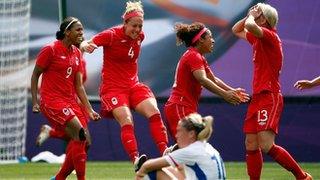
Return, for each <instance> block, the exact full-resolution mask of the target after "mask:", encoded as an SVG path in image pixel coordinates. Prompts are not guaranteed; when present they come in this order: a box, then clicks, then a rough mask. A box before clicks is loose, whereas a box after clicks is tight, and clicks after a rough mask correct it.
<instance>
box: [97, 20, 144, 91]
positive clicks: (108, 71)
mask: <svg viewBox="0 0 320 180" xmlns="http://www.w3.org/2000/svg"><path fill="white" fill-rule="evenodd" d="M143 39H144V33H143V32H142V31H141V33H140V35H139V36H138V38H136V39H132V38H130V37H129V36H127V35H125V33H124V27H123V26H116V27H113V28H110V29H107V30H105V31H103V32H101V33H99V34H97V35H95V36H94V37H93V42H94V43H95V44H96V45H97V46H103V68H102V75H101V76H102V86H101V91H103V89H105V88H114V87H116V88H119V87H120V88H130V87H133V86H134V85H135V84H137V83H138V81H139V79H138V64H137V61H138V57H139V54H140V47H141V42H142V41H143Z"/></svg>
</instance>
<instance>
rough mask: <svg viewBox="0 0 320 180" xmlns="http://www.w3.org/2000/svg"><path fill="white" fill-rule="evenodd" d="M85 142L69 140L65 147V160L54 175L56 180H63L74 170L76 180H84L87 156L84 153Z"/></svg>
mask: <svg viewBox="0 0 320 180" xmlns="http://www.w3.org/2000/svg"><path fill="white" fill-rule="evenodd" d="M85 146H86V142H85V141H76V140H71V141H70V142H69V144H68V146H67V150H66V159H65V160H64V162H63V164H62V167H61V169H60V171H59V172H58V174H57V175H56V177H55V178H56V180H62V179H63V180H64V179H66V178H67V176H68V175H69V174H70V173H71V172H72V171H73V169H75V170H76V173H77V179H78V180H84V179H85V172H86V161H87V154H86V152H85Z"/></svg>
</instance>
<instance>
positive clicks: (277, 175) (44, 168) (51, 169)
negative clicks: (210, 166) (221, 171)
mask: <svg viewBox="0 0 320 180" xmlns="http://www.w3.org/2000/svg"><path fill="white" fill-rule="evenodd" d="M300 165H301V166H302V167H303V168H304V169H305V170H306V171H308V172H309V173H310V174H311V175H312V176H313V178H314V179H315V180H316V179H320V163H300ZM225 166H226V171H227V179H230V180H231V179H248V177H247V175H246V169H245V167H246V165H245V163H243V162H226V163H225ZM59 167H60V165H59V164H47V163H25V164H0V179H1V180H20V179H21V180H24V179H26V180H36V179H50V177H52V175H54V174H55V173H56V172H57V171H58V170H59ZM68 179H70V180H73V179H76V176H75V175H74V174H71V175H70V176H69V178H68ZM86 179H88V180H91V179H92V180H100V179H101V180H102V179H106V180H108V179H118V180H123V179H134V172H133V166H132V164H131V163H129V162H88V163H87V171H86ZM262 179H263V180H291V179H292V180H294V177H293V176H292V175H291V173H289V172H288V171H286V170H285V169H283V168H282V167H280V166H279V165H278V164H276V163H264V166H263V171H262Z"/></svg>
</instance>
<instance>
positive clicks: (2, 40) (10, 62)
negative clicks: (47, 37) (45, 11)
mask: <svg viewBox="0 0 320 180" xmlns="http://www.w3.org/2000/svg"><path fill="white" fill-rule="evenodd" d="M29 21H30V0H1V1H0V164H1V163H11V162H18V159H19V158H20V157H22V156H24V154H25V142H26V125H27V84H28V83H27V82H29V79H30V78H29V77H28V74H27V66H28V41H29Z"/></svg>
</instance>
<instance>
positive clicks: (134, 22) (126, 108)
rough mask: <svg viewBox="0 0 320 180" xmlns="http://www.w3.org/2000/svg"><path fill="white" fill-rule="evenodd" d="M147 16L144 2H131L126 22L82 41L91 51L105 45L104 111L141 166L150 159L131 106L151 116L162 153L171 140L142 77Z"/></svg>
mask: <svg viewBox="0 0 320 180" xmlns="http://www.w3.org/2000/svg"><path fill="white" fill-rule="evenodd" d="M143 15H144V12H143V8H142V4H141V2H140V1H137V2H131V1H128V2H127V7H126V11H125V13H124V14H123V16H122V18H123V24H122V25H120V26H116V27H112V28H110V29H106V30H104V31H102V32H100V33H98V34H97V35H95V36H94V37H93V38H92V39H91V40H89V41H84V42H83V43H81V49H83V50H84V51H86V52H89V53H91V52H92V51H93V50H94V49H95V48H97V46H102V47H103V68H102V75H101V76H102V78H101V79H102V82H101V85H100V99H101V114H102V116H105V117H112V116H113V117H114V118H115V119H116V120H117V122H118V123H119V124H120V126H121V141H122V144H123V146H124V149H125V150H126V152H127V154H128V155H129V157H130V159H131V160H132V162H133V163H134V165H138V166H140V164H142V162H144V161H145V160H146V156H145V155H141V156H139V151H138V148H137V141H136V138H135V133H134V128H133V119H132V114H131V111H130V110H131V109H134V110H135V111H136V112H138V113H139V114H141V115H143V116H145V117H146V118H148V119H149V126H150V131H151V135H152V137H153V140H154V141H155V143H156V145H157V147H158V149H159V151H160V153H161V154H162V153H163V151H164V150H165V149H166V148H167V143H168V137H167V132H166V128H165V126H164V124H163V122H162V118H161V115H160V111H159V109H158V107H157V102H156V99H155V97H154V95H153V93H152V91H151V90H150V89H149V87H147V86H146V85H144V84H142V83H140V82H139V79H138V64H137V61H138V57H139V54H140V48H141V43H142V41H143V40H144V33H143V31H142V26H143ZM138 166H136V168H138ZM136 170H137V169H136Z"/></svg>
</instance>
